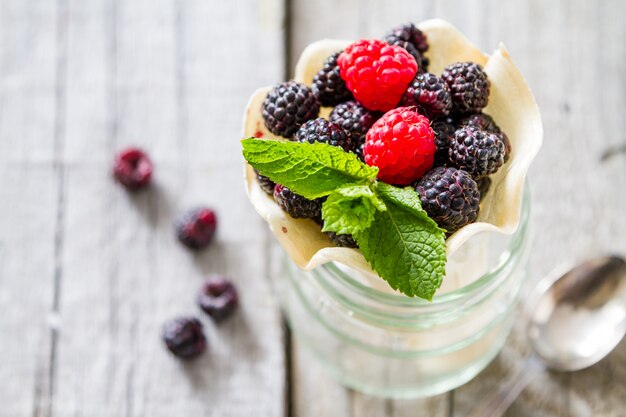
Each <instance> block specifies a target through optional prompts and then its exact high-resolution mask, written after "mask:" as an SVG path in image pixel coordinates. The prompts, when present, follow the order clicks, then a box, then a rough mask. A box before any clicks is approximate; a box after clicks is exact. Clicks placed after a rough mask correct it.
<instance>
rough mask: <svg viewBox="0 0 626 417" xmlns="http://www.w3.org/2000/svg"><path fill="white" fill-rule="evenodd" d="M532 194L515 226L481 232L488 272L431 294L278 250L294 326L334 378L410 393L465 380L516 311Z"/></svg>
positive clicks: (375, 390)
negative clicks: (386, 287) (417, 294)
mask: <svg viewBox="0 0 626 417" xmlns="http://www.w3.org/2000/svg"><path fill="white" fill-rule="evenodd" d="M529 200H530V199H529V196H528V193H527V192H526V193H525V195H524V198H523V203H522V213H521V219H520V225H519V227H518V229H517V231H516V232H515V233H514V234H513V235H511V236H501V235H496V234H489V235H487V236H485V235H483V236H482V241H481V242H479V244H480V245H484V247H485V248H487V249H488V254H489V255H488V257H487V259H488V260H487V264H486V265H487V267H486V268H487V269H485V271H488V272H486V273H484V274H482V275H481V276H480V277H479V278H478V279H476V280H474V281H473V282H472V283H470V284H469V285H466V286H464V287H461V288H459V289H456V290H452V291H450V292H447V293H445V294H440V295H435V297H434V298H433V301H432V302H428V301H425V300H422V299H417V298H409V297H406V296H403V295H399V294H395V293H390V292H384V291H380V290H378V289H374V288H372V287H371V286H370V285H366V284H364V282H363V281H362V280H359V279H358V277H357V274H356V271H352V272H350V271H349V270H346V269H345V268H343V267H341V266H339V265H335V264H326V265H324V266H322V267H319V268H316V269H315V270H313V271H311V272H305V271H302V270H300V269H299V268H297V267H296V266H295V265H293V263H292V262H291V260H290V259H289V258H288V257H287V256H285V265H286V269H287V274H286V277H284V276H278V277H275V281H276V282H275V287H276V289H277V292H278V294H279V299H280V303H281V306H282V308H283V311H284V312H285V315H286V317H287V320H288V322H289V324H290V327H291V329H292V332H293V334H294V335H295V337H296V338H298V340H299V341H301V343H302V344H303V345H304V346H305V347H306V348H307V350H309V351H310V352H311V353H312V356H313V357H315V358H316V359H317V360H318V361H319V362H320V363H321V364H322V365H323V366H324V367H325V368H326V369H327V370H328V371H329V372H330V373H331V374H332V375H334V376H335V377H336V378H337V379H338V380H339V381H340V382H342V383H344V384H345V385H348V386H350V387H352V388H354V389H357V390H360V391H363V392H366V393H369V394H374V395H380V396H384V397H389V398H415V397H422V396H429V395H435V394H440V393H443V392H446V391H449V390H451V389H454V388H456V387H458V386H460V385H462V384H464V383H466V382H467V381H469V380H470V379H472V378H473V377H474V376H476V375H477V374H478V373H479V372H480V371H481V370H482V369H484V368H485V367H486V366H487V364H488V363H489V362H490V361H491V360H492V359H493V358H494V357H495V356H496V355H497V353H498V352H499V351H500V349H501V348H502V346H503V344H504V341H505V339H506V338H507V336H508V334H509V332H510V330H511V327H512V324H513V321H514V319H515V311H516V308H515V307H516V303H517V299H518V294H519V290H520V285H521V283H522V281H523V278H524V277H525V275H526V264H527V259H528V252H529V247H530V230H529V215H530V201H529ZM481 262H482V261H481Z"/></svg>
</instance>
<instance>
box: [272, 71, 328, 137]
mask: <svg viewBox="0 0 626 417" xmlns="http://www.w3.org/2000/svg"><path fill="white" fill-rule="evenodd" d="M319 110H320V103H319V101H318V99H317V97H316V96H315V94H313V91H312V90H311V89H310V88H309V87H307V86H306V85H304V84H300V83H297V82H295V81H288V82H284V83H281V84H277V85H275V86H274V88H273V89H272V90H271V91H270V92H269V93H268V95H267V97H265V101H263V120H265V126H266V127H267V129H268V130H269V131H270V132H272V133H273V134H275V135H279V136H282V137H285V138H290V137H291V136H292V135H293V134H294V133H296V131H297V130H298V129H299V128H300V126H301V125H302V124H303V123H304V122H306V121H307V120H311V119H314V118H316V117H317V115H318V113H319Z"/></svg>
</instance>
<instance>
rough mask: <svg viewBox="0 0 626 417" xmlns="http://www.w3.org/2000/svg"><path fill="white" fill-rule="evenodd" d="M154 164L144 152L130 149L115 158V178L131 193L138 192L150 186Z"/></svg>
mask: <svg viewBox="0 0 626 417" xmlns="http://www.w3.org/2000/svg"><path fill="white" fill-rule="evenodd" d="M152 170H153V167H152V162H151V161H150V158H148V155H146V153H145V152H144V151H142V150H141V149H138V148H128V149H125V150H123V151H121V152H120V153H118V154H117V155H116V156H115V162H114V164H113V176H114V177H115V179H116V180H117V181H118V182H119V183H120V184H122V185H123V186H124V187H126V189H128V190H130V191H136V190H139V189H140V188H144V187H145V186H147V185H148V184H150V179H151V177H152Z"/></svg>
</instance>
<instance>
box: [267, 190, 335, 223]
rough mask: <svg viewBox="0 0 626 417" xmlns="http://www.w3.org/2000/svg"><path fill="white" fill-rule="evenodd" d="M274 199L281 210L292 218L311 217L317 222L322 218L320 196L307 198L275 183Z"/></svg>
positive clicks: (321, 200)
mask: <svg viewBox="0 0 626 417" xmlns="http://www.w3.org/2000/svg"><path fill="white" fill-rule="evenodd" d="M274 200H275V201H276V203H277V204H278V206H279V207H280V208H281V209H283V211H285V212H287V213H288V214H289V215H290V216H291V217H293V218H296V219H313V220H315V221H317V222H320V221H321V219H322V202H323V199H322V198H318V199H315V200H309V199H307V198H304V197H302V196H301V195H299V194H296V193H294V192H292V191H291V190H290V189H289V188H287V187H285V186H283V185H281V184H276V187H274Z"/></svg>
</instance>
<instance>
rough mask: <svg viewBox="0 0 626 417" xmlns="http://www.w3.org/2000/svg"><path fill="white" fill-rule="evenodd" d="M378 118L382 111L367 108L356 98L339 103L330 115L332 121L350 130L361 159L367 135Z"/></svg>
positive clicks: (349, 132)
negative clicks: (355, 99)
mask: <svg viewBox="0 0 626 417" xmlns="http://www.w3.org/2000/svg"><path fill="white" fill-rule="evenodd" d="M378 118H380V113H378V112H373V111H370V110H367V109H366V108H365V107H363V106H361V105H360V104H359V103H357V102H356V101H354V100H351V101H346V102H345V103H341V104H338V105H337V106H335V108H334V109H333V111H331V112H330V116H329V120H330V121H331V122H333V123H335V124H336V125H338V126H339V127H341V128H343V129H344V130H345V131H346V132H348V134H349V135H350V139H351V140H352V143H353V146H354V152H355V153H356V154H357V156H358V157H359V158H360V159H361V160H363V144H364V143H365V135H366V134H367V131H368V130H369V128H370V127H372V125H373V124H374V122H375V121H376V120H378Z"/></svg>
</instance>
